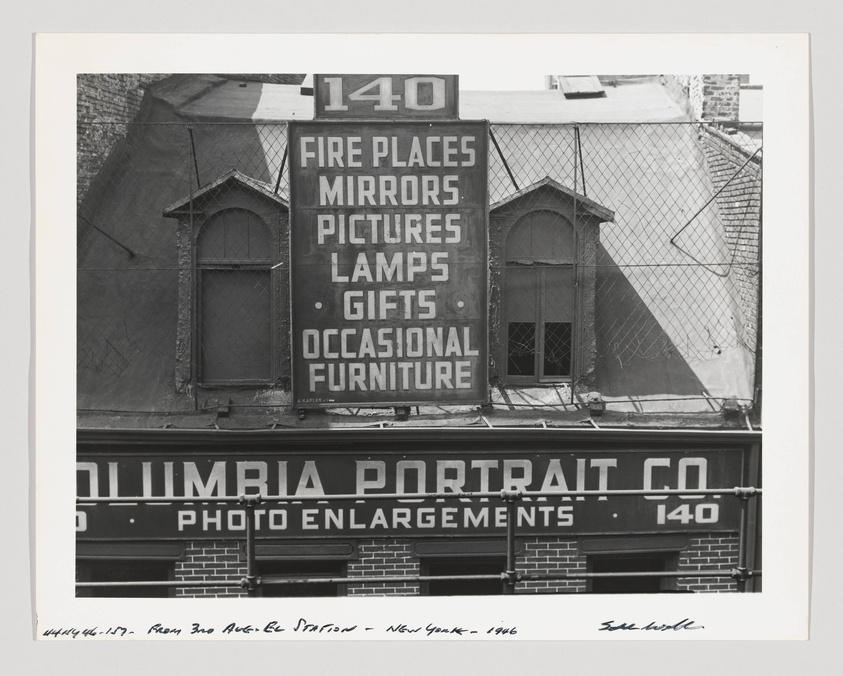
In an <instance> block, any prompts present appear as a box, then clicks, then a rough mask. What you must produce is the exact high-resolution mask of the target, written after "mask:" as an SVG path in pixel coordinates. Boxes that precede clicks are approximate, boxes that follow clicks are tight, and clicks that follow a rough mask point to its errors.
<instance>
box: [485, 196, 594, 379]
mask: <svg viewBox="0 0 843 676" xmlns="http://www.w3.org/2000/svg"><path fill="white" fill-rule="evenodd" d="M539 212H548V213H551V214H553V215H554V217H555V218H557V219H559V220H560V221H561V222H562V223H564V224H565V225H567V226H568V227H570V228H571V234H572V237H573V251H574V254H573V260H572V261H560V260H559V259H550V258H549V259H546V260H542V261H540V262H536V261H528V260H525V259H518V258H514V257H513V258H511V257H510V255H509V252H510V250H511V248H512V245H513V238H514V236H515V235H516V234H517V233H518V229H519V225H521V224H522V223H523V222H524V221H525V219H527V218H529V217H531V216H533V215H535V214H537V213H539ZM502 254H503V256H502V262H503V270H502V275H501V300H502V303H501V306H502V312H501V327H500V331H501V339H500V344H501V350H502V355H501V356H502V359H501V365H502V369H501V370H502V377H503V380H504V382H506V383H508V384H512V385H550V384H571V385H573V383H574V381H575V380H576V377H577V373H578V367H579V358H578V347H579V327H580V325H581V319H582V318H581V314H580V308H581V305H582V303H581V299H580V293H581V285H580V284H579V277H580V265H579V261H580V255H581V251H580V236H579V232H578V231H577V228H576V227H575V225H574V223H573V222H571V220H570V219H569V218H568V216H567V214H565V213H564V212H563V211H561V210H559V209H557V208H554V207H552V206H549V205H537V206H536V207H535V208H533V209H529V210H526V211H524V212H522V213H520V214H519V215H518V218H517V219H515V220H514V222H513V223H512V224H511V225H510V226H509V228H508V232H507V233H506V236H505V238H504V242H503V247H502ZM512 269H529V270H536V271H537V278H538V279H537V283H536V284H535V286H534V289H533V290H534V293H535V308H536V311H535V321H534V322H533V325H534V327H535V333H536V336H535V352H534V355H533V371H534V373H533V375H518V374H512V373H510V372H509V358H510V350H509V325H510V323H511V322H510V316H511V310H510V301H509V284H510V275H511V270H512ZM548 269H556V270H558V269H569V270H570V273H571V278H572V283H573V288H572V290H571V295H572V296H573V299H574V306H573V308H572V310H571V316H572V321H571V347H570V369H569V371H570V373H569V375H566V376H548V375H545V374H544V361H545V360H544V351H545V328H544V325H545V323H546V322H545V317H546V316H547V308H546V300H547V286H546V285H547V279H546V278H547V275H546V270H548Z"/></svg>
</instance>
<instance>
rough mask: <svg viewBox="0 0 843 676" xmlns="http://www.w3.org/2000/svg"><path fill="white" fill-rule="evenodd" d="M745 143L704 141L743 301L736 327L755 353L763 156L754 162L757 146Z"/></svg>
mask: <svg viewBox="0 0 843 676" xmlns="http://www.w3.org/2000/svg"><path fill="white" fill-rule="evenodd" d="M740 138H743V135H740V136H738V138H735V137H732V136H727V135H726V134H723V133H721V132H719V131H717V130H715V129H711V128H708V127H705V128H703V129H702V130H701V136H700V141H701V145H702V148H703V151H704V153H705V158H706V162H707V163H708V169H709V175H710V176H711V180H712V183H713V188H714V190H715V192H716V191H718V190H721V189H722V192H720V193H719V194H718V195H717V197H716V198H715V202H716V205H717V209H718V211H719V212H720V220H721V222H722V223H723V227H724V230H725V234H726V242H727V244H728V247H729V251H730V252H731V256H732V260H731V270H730V273H731V275H732V276H733V278H734V280H735V283H736V287H737V292H738V298H739V307H738V316H737V317H735V320H736V321H735V326H736V328H737V330H738V331H740V333H741V334H742V335H740V336H739V337H740V339H741V340H742V342H743V344H744V346H745V347H746V348H747V349H748V350H750V351H751V352H753V353H754V352H755V349H756V343H757V338H758V322H759V317H758V305H759V298H760V290H761V289H760V287H761V279H760V275H759V273H760V268H761V266H760V264H761V154H760V153H759V154H757V155H755V156H754V157H752V154H753V152H754V150H753V149H752V145H751V144H750V143H744V144H742V143H740V141H739V140H738V139H740ZM750 158H752V159H750ZM744 165H745V166H744ZM741 167H743V168H741ZM738 170H740V171H738ZM724 186H725V187H724Z"/></svg>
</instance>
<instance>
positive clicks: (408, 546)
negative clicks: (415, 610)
mask: <svg viewBox="0 0 843 676" xmlns="http://www.w3.org/2000/svg"><path fill="white" fill-rule="evenodd" d="M357 553H358V558H357V559H356V560H354V561H349V562H348V577H349V578H354V577H355V576H356V577H375V576H379V577H392V576H397V575H419V574H420V572H419V571H420V565H419V559H418V558H417V557H416V556H415V555H414V554H413V544H412V542H411V541H410V540H361V541H360V542H359V543H358V547H357ZM418 594H419V583H418V582H406V583H403V582H385V583H383V584H378V583H359V584H349V585H348V595H349V596H364V595H389V596H418Z"/></svg>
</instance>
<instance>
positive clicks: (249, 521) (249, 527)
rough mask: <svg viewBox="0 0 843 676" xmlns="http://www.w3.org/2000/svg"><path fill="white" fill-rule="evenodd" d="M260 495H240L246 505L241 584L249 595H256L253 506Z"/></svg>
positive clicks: (256, 577) (242, 502)
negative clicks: (243, 569) (243, 572)
mask: <svg viewBox="0 0 843 676" xmlns="http://www.w3.org/2000/svg"><path fill="white" fill-rule="evenodd" d="M260 501H261V496H260V495H241V496H240V503H241V504H245V505H246V577H245V579H244V580H243V581H242V582H241V584H242V585H243V586H244V587H245V588H246V593H247V594H248V595H249V596H257V591H258V575H257V565H256V562H255V507H256V506H257V505H258V504H259V503H260Z"/></svg>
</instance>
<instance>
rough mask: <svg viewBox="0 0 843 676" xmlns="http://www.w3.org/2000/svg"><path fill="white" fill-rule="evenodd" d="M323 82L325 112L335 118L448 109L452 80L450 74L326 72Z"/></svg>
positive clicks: (320, 89) (323, 109) (319, 89)
mask: <svg viewBox="0 0 843 676" xmlns="http://www.w3.org/2000/svg"><path fill="white" fill-rule="evenodd" d="M450 77H453V76H450ZM321 82H322V87H319V86H317V91H318V92H319V94H318V95H319V96H320V97H324V99H323V100H324V103H323V106H322V111H323V112H324V113H326V114H328V115H330V116H331V117H333V116H336V115H338V114H339V115H343V114H345V115H349V116H355V115H362V114H364V113H367V112H368V113H369V114H372V113H374V116H376V117H380V116H385V114H392V115H391V116H394V115H399V116H400V115H401V114H402V113H405V114H408V115H412V114H413V113H415V114H416V115H418V114H424V113H438V114H441V113H443V112H447V111H446V106H447V105H448V100H447V99H448V98H449V97H448V96H447V90H448V84H449V83H448V82H447V79H446V77H439V76H435V75H415V76H403V75H381V76H377V77H374V78H372V76H368V77H366V76H349V75H343V76H334V75H325V76H322V77H321ZM317 108H318V107H317Z"/></svg>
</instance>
